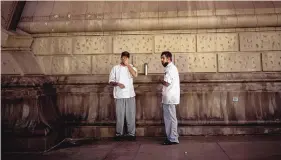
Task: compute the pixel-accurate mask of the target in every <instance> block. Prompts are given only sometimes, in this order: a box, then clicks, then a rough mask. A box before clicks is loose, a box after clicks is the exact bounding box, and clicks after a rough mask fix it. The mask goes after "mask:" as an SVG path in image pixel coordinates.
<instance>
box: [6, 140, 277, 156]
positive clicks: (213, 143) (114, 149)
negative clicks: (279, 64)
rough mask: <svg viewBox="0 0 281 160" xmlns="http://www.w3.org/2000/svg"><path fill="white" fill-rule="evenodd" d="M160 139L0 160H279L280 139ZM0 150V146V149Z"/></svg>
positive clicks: (107, 143) (103, 143)
mask: <svg viewBox="0 0 281 160" xmlns="http://www.w3.org/2000/svg"><path fill="white" fill-rule="evenodd" d="M162 140H163V139H162V138H138V139H137V141H136V142H128V141H123V142H114V141H112V140H100V141H97V142H93V143H92V144H87V145H82V146H78V147H70V148H61V149H57V150H53V151H50V152H48V153H45V154H5V153H4V154H3V153H2V159H4V160H6V159H11V160H19V159H28V160H40V159H42V160H158V159H159V160H170V159H173V160H206V159H210V160H229V159H230V160H245V159H247V160H281V136H223V137H222V136H219V137H218V136H214V137H201V136H193V137H181V138H180V144H178V145H171V146H163V145H161V142H162ZM2 147H3V146H2Z"/></svg>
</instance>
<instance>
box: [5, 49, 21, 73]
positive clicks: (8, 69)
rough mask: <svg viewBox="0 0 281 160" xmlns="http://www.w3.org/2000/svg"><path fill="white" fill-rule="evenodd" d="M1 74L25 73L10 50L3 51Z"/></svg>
mask: <svg viewBox="0 0 281 160" xmlns="http://www.w3.org/2000/svg"><path fill="white" fill-rule="evenodd" d="M1 74H23V72H22V70H21V69H20V67H19V66H18V64H17V62H16V61H15V59H14V58H13V56H12V55H11V54H10V53H8V52H1Z"/></svg>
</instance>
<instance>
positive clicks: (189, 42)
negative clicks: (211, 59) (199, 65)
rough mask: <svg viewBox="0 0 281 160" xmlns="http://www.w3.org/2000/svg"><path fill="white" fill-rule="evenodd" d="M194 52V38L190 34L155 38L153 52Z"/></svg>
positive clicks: (157, 36)
mask: <svg viewBox="0 0 281 160" xmlns="http://www.w3.org/2000/svg"><path fill="white" fill-rule="evenodd" d="M163 51H171V52H195V51H196V37H195V35H192V34H174V35H173V34H169V35H168V34H167V35H156V36H155V52H158V53H161V52H163Z"/></svg>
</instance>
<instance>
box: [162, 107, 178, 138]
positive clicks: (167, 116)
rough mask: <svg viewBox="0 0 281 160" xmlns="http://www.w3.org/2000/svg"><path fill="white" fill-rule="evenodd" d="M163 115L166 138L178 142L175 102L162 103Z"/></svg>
mask: <svg viewBox="0 0 281 160" xmlns="http://www.w3.org/2000/svg"><path fill="white" fill-rule="evenodd" d="M163 116H164V123H165V130H166V136H167V139H168V140H170V141H171V142H177V143H179V139H178V137H179V135H178V120H177V114H176V105H175V104H163Z"/></svg>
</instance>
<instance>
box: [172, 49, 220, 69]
mask: <svg viewBox="0 0 281 160" xmlns="http://www.w3.org/2000/svg"><path fill="white" fill-rule="evenodd" d="M175 58H176V59H175V64H176V66H177V67H178V71H179V72H181V73H183V72H216V71H217V61H216V59H217V58H216V54H215V53H188V54H176V55H175Z"/></svg>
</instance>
